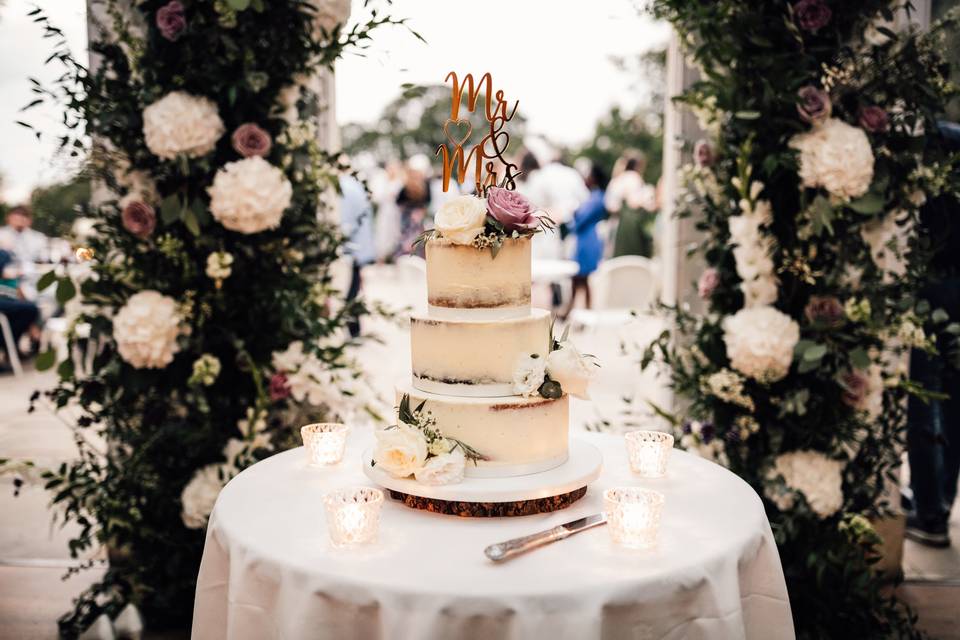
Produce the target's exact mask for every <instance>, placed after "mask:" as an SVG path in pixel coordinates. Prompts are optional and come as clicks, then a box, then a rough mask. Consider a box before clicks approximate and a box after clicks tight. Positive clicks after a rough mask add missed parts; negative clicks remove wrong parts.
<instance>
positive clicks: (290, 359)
mask: <svg viewBox="0 0 960 640" xmlns="http://www.w3.org/2000/svg"><path fill="white" fill-rule="evenodd" d="M306 359H307V355H306V354H305V353H304V352H303V342H302V341H301V340H294V341H293V342H291V343H290V344H288V345H287V348H286V349H285V350H283V351H274V352H273V356H272V358H271V364H272V365H273V368H274V369H276V370H277V371H286V372H290V371H296V370H297V369H299V368H300V365H301V364H303V363H304V361H305V360H306Z"/></svg>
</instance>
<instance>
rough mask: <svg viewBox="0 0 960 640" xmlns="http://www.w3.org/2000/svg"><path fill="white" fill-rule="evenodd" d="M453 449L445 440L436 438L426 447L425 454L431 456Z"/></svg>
mask: <svg viewBox="0 0 960 640" xmlns="http://www.w3.org/2000/svg"><path fill="white" fill-rule="evenodd" d="M452 448H453V447H452V446H451V444H450V441H449V440H447V439H446V438H437V439H436V440H434V441H433V442H431V443H430V444H429V445H428V446H427V452H428V453H429V454H430V455H432V456H439V455H441V454H444V453H448V452H449V451H450V449H452Z"/></svg>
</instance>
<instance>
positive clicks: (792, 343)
mask: <svg viewBox="0 0 960 640" xmlns="http://www.w3.org/2000/svg"><path fill="white" fill-rule="evenodd" d="M723 331H724V333H723V341H724V343H725V344H726V347H727V357H729V358H730V364H731V366H733V368H734V369H736V370H737V371H739V372H740V373H743V374H744V375H746V376H749V377H751V378H754V379H755V380H759V381H761V382H768V383H769V382H776V381H777V380H781V379H783V377H784V376H786V375H787V372H788V371H789V370H790V363H791V362H792V361H793V349H794V347H796V346H797V342H798V341H799V340H800V327H799V325H797V323H796V322H794V320H793V319H792V318H791V317H790V316H788V315H787V314H785V313H782V312H780V311H778V310H776V309H774V308H773V307H753V308H750V309H741V310H740V311H738V312H737V313H735V314H734V315H732V316H728V317H727V319H726V320H724V323H723Z"/></svg>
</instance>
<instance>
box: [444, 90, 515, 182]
mask: <svg viewBox="0 0 960 640" xmlns="http://www.w3.org/2000/svg"><path fill="white" fill-rule="evenodd" d="M444 82H451V88H450V117H449V118H448V119H447V121H446V122H445V123H444V125H443V135H444V136H445V137H446V139H447V142H445V143H441V144H440V145H438V146H437V154H436V155H438V156H440V157H441V159H442V161H443V190H444V191H447V189H449V188H450V178H451V177H456V180H457V183H458V184H463V182H464V180H465V179H466V178H467V176H469V175H470V171H471V168H472V171H473V174H474V177H473V181H474V184H475V185H476V188H477V192H478V193H480V194H481V195H483V194H485V193H486V190H487V188H489V187H492V186H499V187H503V188H505V189H515V188H516V183H515V182H514V180H515V179H516V178H517V177H519V176H520V174H521V171H519V168H518V167H517V165H515V164H513V163H512V162H508V161H507V159H506V158H504V154H505V153H506V151H507V147H508V146H509V144H510V134H509V133H508V132H507V130H506V124H507V123H508V122H510V121H511V120H513V116H514V115H515V114H516V113H517V106H518V105H519V104H520V101H519V100H516V101H514V103H513V108H512V109H509V110H508V102H507V99H506V98H505V97H504V95H503V90H502V89H497V90H496V91H494V88H493V77H492V76H491V75H490V74H489V73H485V74H483V76H481V78H480V82H479V83H477V82H474V79H473V74H470V73H468V74H467V75H466V76H465V77H464V78H463V82H462V83H461V82H460V79H459V78H458V77H457V73H456V72H455V71H451V72H450V73H448V74H447V77H446V78H445V79H444ZM464 89H466V92H467V104H466V107H467V110H468V111H470V112H471V113H475V112H476V108H477V102H478V101H479V99H480V91H481V89H482V90H483V96H484V105H483V108H484V111H483V114H484V116H485V117H486V120H487V124H488V125H489V126H488V130H487V133H486V134H485V135H484V136H483V138H482V139H481V140H480V141H479V142H478V143H476V144H474V145H473V146H472V147H471V148H470V151H469V152H465V151H464V147H465V146H466V145H468V143H469V141H470V136H471V135H472V134H473V125H472V124H470V121H469V120H468V119H466V118H461V117H460V103H461V101H462V100H463V92H464ZM471 165H472V167H471Z"/></svg>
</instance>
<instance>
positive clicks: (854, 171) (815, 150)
mask: <svg viewBox="0 0 960 640" xmlns="http://www.w3.org/2000/svg"><path fill="white" fill-rule="evenodd" d="M790 146H791V147H792V148H794V149H797V150H798V151H799V152H800V179H801V180H802V181H803V185H804V186H805V187H813V188H816V187H823V188H825V189H826V190H827V191H829V192H830V194H831V195H834V196H837V197H838V198H843V199H844V200H849V199H850V198H858V197H860V196H862V195H863V194H865V193H866V192H867V190H868V189H869V188H870V183H871V182H872V181H873V150H872V149H871V148H870V140H869V139H868V138H867V134H865V133H864V132H863V130H862V129H859V128H857V127H853V126H850V125H849V124H847V123H846V122H843V121H842V120H837V119H836V118H830V119H829V120H827V121H826V122H824V123H823V124H822V125H820V126H819V127H814V128H813V130H811V131H809V132H807V133H801V134H798V135H795V136H794V137H793V138H791V139H790Z"/></svg>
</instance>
